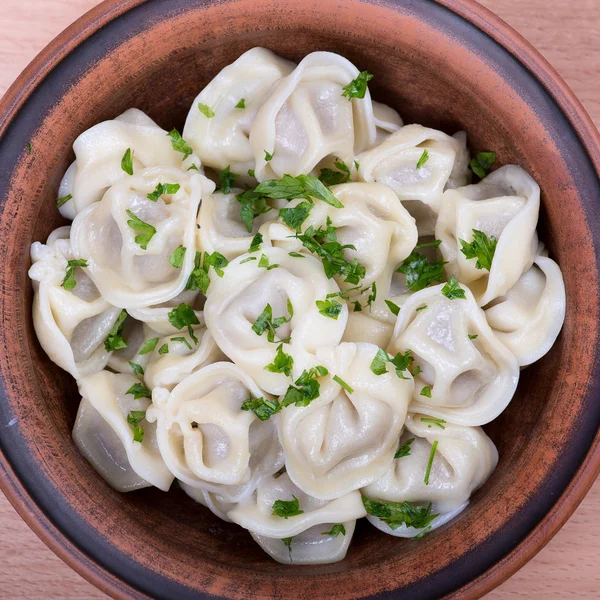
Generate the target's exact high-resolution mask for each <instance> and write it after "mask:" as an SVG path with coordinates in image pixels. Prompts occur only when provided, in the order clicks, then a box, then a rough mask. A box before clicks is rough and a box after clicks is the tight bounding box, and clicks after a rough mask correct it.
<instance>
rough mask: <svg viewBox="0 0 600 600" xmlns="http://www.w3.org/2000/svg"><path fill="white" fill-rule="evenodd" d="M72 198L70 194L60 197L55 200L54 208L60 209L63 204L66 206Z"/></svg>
mask: <svg viewBox="0 0 600 600" xmlns="http://www.w3.org/2000/svg"><path fill="white" fill-rule="evenodd" d="M71 198H73V195H72V194H67V195H66V196H61V197H60V198H57V199H56V208H60V207H61V206H62V205H63V204H66V203H67V202H68V201H69V200H71Z"/></svg>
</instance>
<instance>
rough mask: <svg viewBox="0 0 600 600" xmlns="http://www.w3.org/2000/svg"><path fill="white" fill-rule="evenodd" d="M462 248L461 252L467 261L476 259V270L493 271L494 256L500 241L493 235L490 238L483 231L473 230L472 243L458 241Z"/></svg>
mask: <svg viewBox="0 0 600 600" xmlns="http://www.w3.org/2000/svg"><path fill="white" fill-rule="evenodd" d="M458 241H459V242H460V245H461V246H462V248H461V249H460V251H461V252H462V253H463V254H464V255H465V257H466V258H467V259H470V258H476V259H477V262H476V263H475V268H477V269H487V270H488V271H490V270H491V269H492V260H494V254H495V252H496V246H497V245H498V240H497V239H496V238H495V237H494V236H493V235H492V236H491V237H488V236H487V235H486V234H485V233H484V232H483V231H479V230H478V229H473V241H472V242H471V243H468V242H465V240H458Z"/></svg>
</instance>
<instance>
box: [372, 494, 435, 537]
mask: <svg viewBox="0 0 600 600" xmlns="http://www.w3.org/2000/svg"><path fill="white" fill-rule="evenodd" d="M362 500H363V504H364V506H365V509H366V511H367V513H369V514H370V515H373V516H374V517H377V518H378V519H381V521H383V522H384V523H385V524H386V525H388V526H389V528H390V529H398V527H401V526H402V525H406V526H407V527H414V528H415V529H422V528H424V527H427V525H429V523H431V521H433V519H435V518H436V517H437V516H438V515H436V514H432V513H431V502H430V503H429V504H428V505H427V506H426V507H425V506H413V505H412V504H409V503H408V502H378V501H377V500H369V498H366V497H365V496H363V497H362Z"/></svg>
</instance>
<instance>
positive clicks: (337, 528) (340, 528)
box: [322, 523, 346, 537]
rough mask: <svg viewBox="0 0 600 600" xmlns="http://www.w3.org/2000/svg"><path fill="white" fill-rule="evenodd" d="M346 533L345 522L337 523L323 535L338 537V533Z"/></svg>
mask: <svg viewBox="0 0 600 600" xmlns="http://www.w3.org/2000/svg"><path fill="white" fill-rule="evenodd" d="M340 533H341V534H342V535H346V528H345V527H344V524H343V523H336V524H335V525H334V526H333V527H332V528H331V529H330V530H329V531H324V532H323V533H322V535H330V536H331V537H337V536H338V535H340Z"/></svg>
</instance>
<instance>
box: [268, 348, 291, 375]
mask: <svg viewBox="0 0 600 600" xmlns="http://www.w3.org/2000/svg"><path fill="white" fill-rule="evenodd" d="M293 366H294V359H293V358H292V357H291V356H290V355H289V354H286V353H285V352H284V351H283V344H279V346H277V353H276V354H275V358H274V359H273V362H272V363H270V364H268V365H267V366H266V367H265V371H270V372H271V373H283V374H284V375H287V376H288V377H289V376H290V375H291V373H292V367H293Z"/></svg>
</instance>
